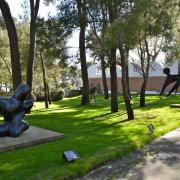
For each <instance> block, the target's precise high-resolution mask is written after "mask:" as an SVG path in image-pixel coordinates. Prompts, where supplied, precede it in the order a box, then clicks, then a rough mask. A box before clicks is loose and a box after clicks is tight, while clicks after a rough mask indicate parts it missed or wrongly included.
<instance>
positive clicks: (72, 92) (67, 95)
mask: <svg viewBox="0 0 180 180" xmlns="http://www.w3.org/2000/svg"><path fill="white" fill-rule="evenodd" d="M81 94H82V91H81V90H78V89H77V90H71V91H69V92H68V93H67V94H66V97H74V96H79V95H81Z"/></svg>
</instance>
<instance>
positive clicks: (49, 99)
mask: <svg viewBox="0 0 180 180" xmlns="http://www.w3.org/2000/svg"><path fill="white" fill-rule="evenodd" d="M46 85H47V93H48V101H49V104H51V103H52V100H51V93H50V90H49V85H48V84H47V83H46Z"/></svg>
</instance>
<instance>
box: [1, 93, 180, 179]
mask: <svg viewBox="0 0 180 180" xmlns="http://www.w3.org/2000/svg"><path fill="white" fill-rule="evenodd" d="M97 99H98V100H97V102H96V103H93V104H91V105H89V106H81V105H80V97H76V98H70V99H65V100H63V101H58V102H55V103H53V104H52V105H51V106H50V108H49V109H48V110H46V109H44V104H43V103H36V104H35V107H34V108H33V111H32V113H31V114H30V115H27V117H26V120H27V121H28V122H29V123H30V124H31V125H34V126H38V127H42V128H46V129H49V130H53V131H57V132H61V133H64V135H65V138H64V139H62V140H56V141H54V142H50V143H46V144H41V145H37V146H33V147H29V148H25V149H20V150H16V151H11V152H7V153H0V179H6V180H7V179H18V180H19V179H63V178H72V177H77V176H81V175H83V174H84V173H86V172H88V171H90V170H91V169H92V168H94V167H97V166H99V165H102V164H103V163H105V162H107V161H110V160H114V159H117V158H120V157H122V156H125V155H127V154H128V153H130V152H132V151H134V150H135V149H138V148H142V147H143V146H144V145H145V144H147V143H149V142H151V141H152V140H153V139H155V138H157V137H159V136H161V135H163V134H165V133H166V132H168V131H170V130H173V129H175V128H177V127H179V126H180V121H179V117H180V111H179V109H171V108H169V105H170V104H171V103H178V102H180V96H171V97H169V98H167V97H159V96H147V98H146V99H147V106H146V107H145V108H141V109H140V108H139V106H138V101H139V97H138V96H133V107H134V109H135V117H136V119H135V120H133V121H128V122H122V121H124V120H126V118H127V116H126V113H125V110H124V103H123V100H122V97H120V98H119V109H120V111H119V112H118V113H114V114H111V113H110V107H109V106H110V101H108V100H103V97H101V96H98V98H97ZM148 123H153V125H154V126H155V132H154V134H153V135H152V136H150V135H149V132H148V129H147V127H146V126H147V124H148ZM69 149H74V150H76V151H77V152H78V153H79V154H80V156H81V159H80V160H78V161H76V162H74V163H70V164H68V163H66V162H64V161H63V159H62V153H63V151H65V150H69Z"/></svg>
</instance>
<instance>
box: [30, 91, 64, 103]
mask: <svg viewBox="0 0 180 180" xmlns="http://www.w3.org/2000/svg"><path fill="white" fill-rule="evenodd" d="M50 93H51V100H52V101H58V100H62V99H63V97H64V92H63V91H62V90H56V91H55V90H53V91H51V92H50ZM33 96H35V98H34V99H36V101H44V100H45V94H44V91H39V92H34V93H33Z"/></svg>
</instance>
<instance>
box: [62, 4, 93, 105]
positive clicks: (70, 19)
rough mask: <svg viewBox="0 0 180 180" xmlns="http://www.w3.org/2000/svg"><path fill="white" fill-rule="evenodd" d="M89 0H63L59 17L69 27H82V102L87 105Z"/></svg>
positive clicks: (80, 49) (80, 36) (80, 40)
mask: <svg viewBox="0 0 180 180" xmlns="http://www.w3.org/2000/svg"><path fill="white" fill-rule="evenodd" d="M86 7H87V1H83V0H68V1H65V0H64V1H61V3H60V5H59V19H60V20H62V22H63V24H64V27H66V28H67V29H69V28H70V29H73V30H74V29H75V28H78V27H79V28H80V32H79V51H80V63H81V76H82V82H83V89H82V98H81V104H82V105H87V104H89V103H90V101H89V80H88V73H87V64H86V48H85V32H86V26H87V12H86Z"/></svg>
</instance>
